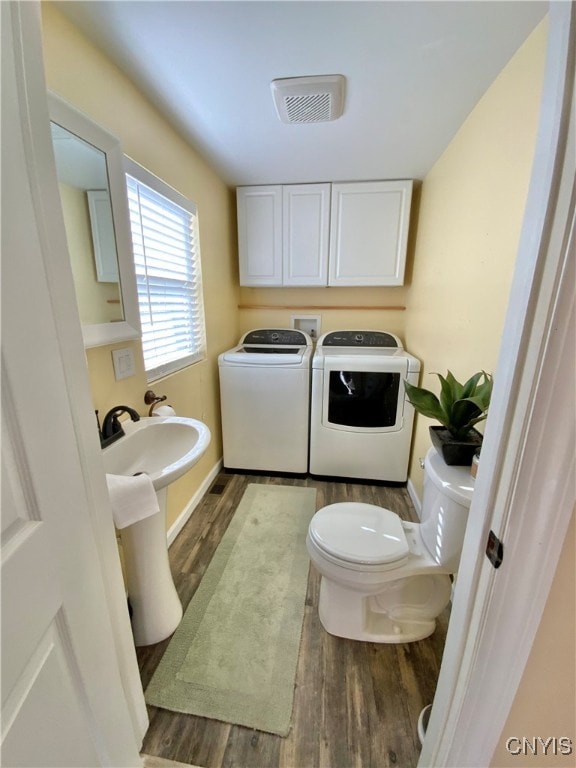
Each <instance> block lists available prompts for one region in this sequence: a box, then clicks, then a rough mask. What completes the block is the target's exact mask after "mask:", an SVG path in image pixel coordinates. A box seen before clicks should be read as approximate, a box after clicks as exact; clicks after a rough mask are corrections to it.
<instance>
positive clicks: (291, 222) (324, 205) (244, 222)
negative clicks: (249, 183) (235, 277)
mask: <svg viewBox="0 0 576 768" xmlns="http://www.w3.org/2000/svg"><path fill="white" fill-rule="evenodd" d="M237 203H238V247H239V252H240V284H241V285H251V286H281V285H308V286H309V285H326V282H327V279H328V235H329V228H330V184H290V185H287V186H281V185H273V186H267V187H239V188H238V189H237Z"/></svg>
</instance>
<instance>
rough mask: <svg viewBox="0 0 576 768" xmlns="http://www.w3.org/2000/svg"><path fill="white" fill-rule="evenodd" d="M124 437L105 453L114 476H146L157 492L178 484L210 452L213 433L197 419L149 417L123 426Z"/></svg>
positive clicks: (107, 464)
mask: <svg viewBox="0 0 576 768" xmlns="http://www.w3.org/2000/svg"><path fill="white" fill-rule="evenodd" d="M122 426H123V428H124V432H125V433H126V434H125V435H124V437H121V438H120V439H119V440H117V442H115V443H113V444H112V445H109V446H108V448H105V449H104V450H103V451H102V456H103V459H104V469H105V471H106V472H107V473H109V474H111V475H135V474H136V473H138V472H145V473H146V474H147V475H149V476H150V479H151V480H152V483H153V485H154V489H155V490H156V491H159V490H161V489H162V488H165V487H166V486H167V485H169V484H170V483H173V482H174V480H177V479H178V478H179V477H181V476H182V475H183V474H184V473H185V472H188V470H189V469H190V468H191V467H193V466H194V464H196V462H197V461H198V460H199V459H200V458H201V456H202V455H203V454H204V452H205V451H206V449H207V448H208V446H209V444H210V440H211V435H210V430H209V429H208V427H207V426H206V424H203V423H202V422H201V421H198V420H197V419H189V418H185V417H183V416H166V417H161V416H150V417H143V418H141V419H140V421H130V420H128V421H125V422H123V423H122Z"/></svg>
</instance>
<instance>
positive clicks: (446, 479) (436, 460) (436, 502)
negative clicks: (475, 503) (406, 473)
mask: <svg viewBox="0 0 576 768" xmlns="http://www.w3.org/2000/svg"><path fill="white" fill-rule="evenodd" d="M473 492H474V478H473V477H472V475H471V474H470V467H458V466H448V464H446V463H445V461H444V459H443V458H442V456H441V455H440V454H439V453H438V452H437V451H436V449H435V448H430V450H429V451H428V453H427V454H426V460H425V463H424V496H423V499H422V518H421V525H420V533H421V534H422V540H423V542H424V545H425V546H426V549H427V550H428V552H429V553H430V554H431V555H432V557H433V558H434V560H435V562H436V563H438V565H442V566H443V567H445V568H446V569H448V570H449V572H451V573H456V571H457V570H458V564H459V562H460V553H461V551H462V543H463V541H464V533H465V531H466V523H467V522H468V510H469V509H470V503H471V501H472V494H473Z"/></svg>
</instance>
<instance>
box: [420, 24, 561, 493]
mask: <svg viewBox="0 0 576 768" xmlns="http://www.w3.org/2000/svg"><path fill="white" fill-rule="evenodd" d="M546 37H547V21H544V22H542V23H541V24H540V25H539V27H538V28H537V29H536V30H535V31H534V32H533V34H532V35H531V36H530V37H529V38H528V40H527V41H526V42H525V43H524V45H523V46H522V47H521V48H520V50H519V51H518V52H517V54H516V55H515V56H514V57H513V58H512V60H511V61H510V62H509V64H508V65H507V66H506V67H505V68H504V70H503V71H502V72H501V73H500V75H499V76H498V78H497V79H496V80H495V81H494V83H493V84H492V86H491V87H490V89H489V90H488V91H487V92H486V93H485V94H484V96H483V98H482V99H481V100H480V101H479V102H478V104H477V105H476V107H475V108H474V110H473V111H472V112H471V114H470V115H469V117H468V118H467V120H466V121H465V122H464V124H463V125H462V127H461V129H460V130H459V132H458V133H457V135H456V136H455V138H454V139H453V141H452V142H451V143H450V145H449V147H448V148H447V149H446V151H445V152H444V153H443V155H442V156H441V157H440V159H439V160H438V161H437V163H436V164H435V166H434V168H433V169H432V170H431V171H430V173H429V174H428V175H427V176H426V178H425V179H424V182H423V184H422V191H421V199H420V211H419V217H418V222H417V233H416V246H415V255H414V273H413V280H412V285H411V287H410V288H409V291H408V307H407V311H406V347H407V348H408V349H409V350H410V352H412V353H413V354H414V355H416V356H417V357H419V358H420V359H421V360H422V362H423V373H422V374H421V385H422V386H424V387H426V388H429V389H432V390H433V391H436V392H439V387H438V380H437V378H436V377H435V376H431V375H429V374H430V372H432V371H438V372H440V373H445V372H446V370H447V369H450V370H451V371H452V372H453V373H454V375H455V376H456V377H457V378H464V379H465V378H468V377H469V376H470V375H472V374H473V373H475V372H476V371H479V370H482V369H484V370H486V371H488V372H493V371H494V369H495V367H496V361H497V357H498V349H499V345H500V337H501V333H502V327H503V323H504V317H505V312H506V306H507V303H508V292H509V288H510V283H511V278H512V272H513V267H514V261H515V258H516V251H517V246H518V240H519V234H520V228H521V224H522V217H523V212H524V205H525V202H526V195H527V191H528V183H529V179H530V172H531V166H532V158H533V153H534V146H535V141H536V131H537V125H538V114H539V107H540V95H541V90H542V82H543V72H544V56H545V48H546ZM432 423H434V422H432V421H431V420H430V419H427V418H424V417H422V416H418V417H417V421H416V433H415V439H414V444H413V449H412V459H411V465H410V473H409V474H410V479H411V481H412V483H413V484H414V487H415V489H416V491H417V493H418V494H419V495H420V497H421V492H422V470H421V469H420V466H419V463H418V458H419V457H421V456H424V455H425V454H426V451H427V450H428V448H429V446H430V438H429V435H428V427H429V426H430V424H432Z"/></svg>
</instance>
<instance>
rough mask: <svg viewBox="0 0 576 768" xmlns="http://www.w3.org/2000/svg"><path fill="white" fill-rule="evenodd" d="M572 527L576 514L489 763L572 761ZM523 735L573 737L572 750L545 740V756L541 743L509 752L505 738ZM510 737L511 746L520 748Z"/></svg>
mask: <svg viewBox="0 0 576 768" xmlns="http://www.w3.org/2000/svg"><path fill="white" fill-rule="evenodd" d="M575 543H576V530H575V522H574V516H573V517H572V523H571V525H570V527H569V529H568V533H567V535H566V540H565V542H564V547H563V550H562V554H561V556H560V561H559V563H558V568H557V569H556V575H555V577H554V581H553V582H552V587H551V589H550V594H549V596H548V600H547V603H546V607H545V609H544V613H543V614H542V619H541V621H540V627H539V629H538V632H537V633H536V637H535V639H534V644H533V646H532V650H531V652H530V656H529V657H528V661H527V663H526V667H525V668H524V674H523V676H522V680H521V682H520V686H519V688H518V691H517V693H516V698H515V699H514V703H513V705H512V709H511V710H510V714H509V716H508V720H507V722H506V725H505V726H504V729H503V731H502V735H501V737H500V741H499V743H498V747H497V749H496V751H495V752H494V755H493V757H492V762H491V766H492V768H507V767H508V766H518V765H522V766H523V768H530V766H534V768H537V766H542V765H546V766H550V768H560V766H561V767H562V768H569V767H570V766H574V755H575V754H576V738H575V730H574V723H575V722H576V706H575V697H576V658H575V656H574V648H575V647H576V632H575V627H576V624H575V620H574V606H575V605H576V588H575V583H574V572H575V568H576V553H575V551H574V550H575ZM524 736H525V737H526V738H528V739H530V740H532V739H533V738H535V737H537V736H540V737H541V738H542V739H544V740H546V739H547V738H549V737H550V736H556V737H557V738H560V737H562V736H566V737H568V738H570V739H572V750H571V754H565V753H562V750H561V749H560V747H561V746H562V745H558V749H557V750H556V754H554V748H553V746H552V745H550V746H549V749H548V752H547V753H546V756H543V753H542V746H541V745H538V746H539V747H540V750H539V752H538V754H537V755H534V754H533V753H532V752H528V753H527V755H524V754H521V755H520V756H518V755H513V754H511V753H510V752H509V751H508V750H507V749H506V742H507V740H508V739H509V738H511V737H514V738H517V739H518V738H520V739H522V737H524ZM518 746H519V745H518V743H517V742H514V744H513V747H514V748H518Z"/></svg>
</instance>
